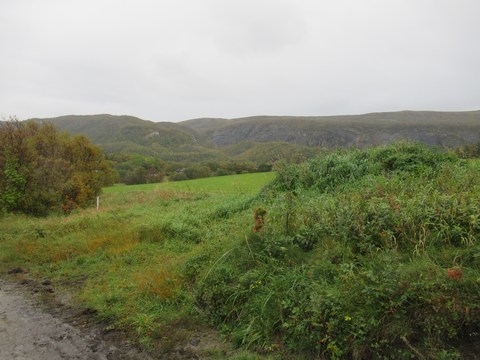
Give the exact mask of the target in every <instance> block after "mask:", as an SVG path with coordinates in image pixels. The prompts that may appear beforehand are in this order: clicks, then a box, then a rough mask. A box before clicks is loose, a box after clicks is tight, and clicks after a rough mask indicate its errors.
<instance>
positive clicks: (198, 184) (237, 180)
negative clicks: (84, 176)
mask: <svg viewBox="0 0 480 360" xmlns="http://www.w3.org/2000/svg"><path fill="white" fill-rule="evenodd" d="M274 177H275V173H273V172H267V173H255V174H242V175H228V176H218V177H211V178H203V179H195V180H185V181H177V182H166V183H159V184H142V185H115V186H111V187H107V188H104V189H103V192H104V193H107V194H108V193H117V192H128V191H148V190H159V191H161V190H176V191H187V192H192V191H193V192H208V193H237V194H255V193H257V192H258V191H259V189H261V188H262V187H263V186H265V185H266V184H268V183H269V182H270V181H272V180H273V178H274Z"/></svg>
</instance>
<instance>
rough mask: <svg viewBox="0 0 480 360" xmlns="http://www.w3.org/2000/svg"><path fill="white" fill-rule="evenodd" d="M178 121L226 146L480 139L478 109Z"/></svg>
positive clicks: (432, 142)
mask: <svg viewBox="0 0 480 360" xmlns="http://www.w3.org/2000/svg"><path fill="white" fill-rule="evenodd" d="M209 120H214V121H210V122H209ZM181 124H184V125H186V126H188V127H190V128H191V129H201V131H202V132H203V133H204V134H205V135H204V136H206V138H207V139H209V141H211V142H212V143H213V144H214V145H216V146H230V145H234V144H237V143H240V142H242V141H256V142H270V141H282V142H288V143H292V144H298V145H305V146H320V147H327V148H328V147H345V146H359V147H365V146H374V145H381V144H387V143H391V142H393V141H398V140H408V141H420V142H424V143H426V144H429V145H439V146H453V147H454V146H459V145H462V144H466V143H474V142H478V141H480V111H468V112H433V111H401V112H390V113H372V114H364V115H344V116H319V117H293V116H254V117H247V118H239V119H232V120H225V119H196V120H189V121H186V122H183V123H181Z"/></svg>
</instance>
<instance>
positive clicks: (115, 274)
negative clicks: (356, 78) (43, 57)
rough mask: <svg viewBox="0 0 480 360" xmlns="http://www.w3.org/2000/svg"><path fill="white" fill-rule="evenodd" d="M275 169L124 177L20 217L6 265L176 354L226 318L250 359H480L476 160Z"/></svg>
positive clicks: (388, 150)
mask: <svg viewBox="0 0 480 360" xmlns="http://www.w3.org/2000/svg"><path fill="white" fill-rule="evenodd" d="M276 170H277V173H276V174H271V173H268V174H267V173H261V174H251V175H248V174H247V175H241V176H233V177H221V178H220V177H219V178H208V179H200V180H194V181H188V182H187V181H186V182H178V183H166V184H152V185H143V186H137V187H136V186H129V187H124V186H115V187H111V188H107V189H105V190H104V194H103V195H102V196H101V206H100V210H99V211H95V210H94V209H85V210H75V211H74V212H72V213H71V214H70V215H68V216H58V215H52V216H49V217H45V218H33V217H27V216H23V215H7V216H6V217H4V218H2V219H0V234H1V237H0V264H1V265H2V266H3V267H4V268H5V269H8V268H10V267H14V266H23V267H26V268H28V269H29V270H30V272H31V273H32V274H33V275H34V276H36V277H38V278H45V277H48V278H49V279H51V280H52V282H54V283H55V284H59V285H61V286H63V287H65V288H67V289H69V290H70V291H72V292H73V293H74V295H75V298H76V299H77V300H78V301H79V302H80V303H81V304H83V306H87V307H89V308H92V309H95V310H96V311H97V314H98V316H99V317H101V318H104V319H107V320H108V321H110V323H111V324H112V326H113V327H119V328H123V329H127V330H129V331H130V332H131V333H132V334H134V336H135V337H136V339H138V341H140V343H141V344H143V345H144V346H146V347H149V346H153V345H155V344H160V345H161V346H162V347H163V349H164V350H165V351H167V352H168V350H169V349H171V348H173V347H175V345H176V344H177V343H179V342H182V341H188V338H189V336H191V335H190V333H191V332H192V331H193V332H195V331H198V329H207V328H208V327H214V328H216V329H218V330H219V331H220V333H221V334H222V336H223V337H224V339H225V340H226V341H228V342H229V343H231V344H233V345H234V347H236V348H239V349H243V350H242V351H243V352H241V353H239V354H237V355H231V356H230V355H229V356H230V358H237V359H257V358H263V357H268V358H279V359H317V358H325V359H341V358H354V359H367V358H382V359H383V358H386V359H409V358H424V359H461V358H465V357H469V356H472V354H475V349H476V348H477V347H478V341H477V340H476V339H477V338H478V335H479V332H480V286H479V285H480V243H479V241H478V240H479V239H480V165H479V164H478V163H477V162H469V161H465V160H461V159H459V158H457V157H456V156H455V155H453V154H451V153H447V152H443V151H440V150H437V149H429V148H426V147H424V146H421V145H410V144H396V145H391V146H387V147H379V148H375V149H369V150H349V151H338V152H335V153H332V154H329V155H324V156H321V157H316V158H314V159H311V160H309V161H307V162H305V163H303V164H300V165H287V164H283V165H279V166H278V167H277V169H276ZM132 190H135V191H132ZM255 209H260V210H257V215H259V214H260V215H261V214H263V213H264V211H266V215H265V218H261V216H257V218H256V219H254V211H255ZM254 230H255V231H254ZM246 351H251V352H246ZM258 354H262V355H258ZM202 356H204V357H206V358H208V357H211V358H225V353H220V352H216V351H215V349H214V348H212V349H206V350H205V353H204V354H202Z"/></svg>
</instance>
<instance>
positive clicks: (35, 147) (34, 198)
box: [0, 118, 113, 215]
mask: <svg viewBox="0 0 480 360" xmlns="http://www.w3.org/2000/svg"><path fill="white" fill-rule="evenodd" d="M112 181H113V172H112V170H111V169H110V167H109V166H108V164H107V162H106V160H105V158H104V156H103V153H102V152H101V151H100V149H98V148H97V147H95V146H94V145H92V144H91V143H90V142H89V141H88V140H87V139H86V138H85V137H84V136H76V137H74V138H71V137H69V136H68V135H66V134H61V133H59V132H58V131H57V130H56V128H55V127H54V126H53V125H50V124H38V123H35V122H21V121H18V120H17V119H15V118H11V119H9V120H8V121H5V122H1V123H0V210H1V211H2V212H10V211H19V212H24V213H29V214H35V215H44V214H46V213H47V212H48V211H50V210H52V209H58V208H60V207H62V205H64V204H65V203H68V204H75V206H85V205H87V204H88V203H89V202H90V201H91V200H92V199H93V198H94V197H95V196H96V195H98V194H99V193H100V191H101V188H102V186H104V185H106V184H109V183H112Z"/></svg>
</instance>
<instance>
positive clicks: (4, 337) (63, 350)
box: [0, 268, 228, 360]
mask: <svg viewBox="0 0 480 360" xmlns="http://www.w3.org/2000/svg"><path fill="white" fill-rule="evenodd" d="M195 335H196V336H193V337H190V338H187V339H185V342H184V343H183V344H180V343H179V344H176V345H175V346H173V347H171V348H170V349H169V350H168V351H164V349H162V348H161V346H157V347H156V348H155V349H154V350H152V351H150V352H148V353H147V352H145V351H143V350H141V349H140V348H139V347H137V346H135V344H133V343H131V342H130V341H129V338H128V336H127V334H125V333H123V332H122V331H119V330H116V329H112V327H111V326H109V324H106V323H102V322H100V321H99V320H98V319H97V318H96V317H95V311H93V310H91V309H85V308H83V309H82V308H78V307H77V306H74V305H72V301H71V298H70V297H69V295H68V293H65V292H63V293H62V292H61V291H58V290H57V289H56V288H55V286H54V284H52V283H51V281H50V280H48V279H44V280H40V281H38V280H34V279H30V278H29V277H28V271H27V270H25V269H21V268H16V269H10V270H9V271H8V274H5V275H4V274H2V276H1V277H0V360H4V359H5V360H7V359H8V360H9V359H17V360H21V359H25V360H26V359H28V360H47V359H48V360H57V359H58V360H63V359H82V360H83V359H88V360H100V359H107V360H110V359H119V360H139V359H142V360H143V359H145V360H150V359H203V358H206V357H205V356H203V355H204V353H205V348H206V347H210V348H211V347H212V346H217V345H218V346H222V345H221V344H220V343H218V344H215V343H212V338H211V336H212V334H208V333H197V334H195ZM213 341H215V340H214V339H213ZM222 347H223V346H222ZM217 354H218V352H217ZM225 355H226V356H227V353H225ZM227 357H228V356H227Z"/></svg>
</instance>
